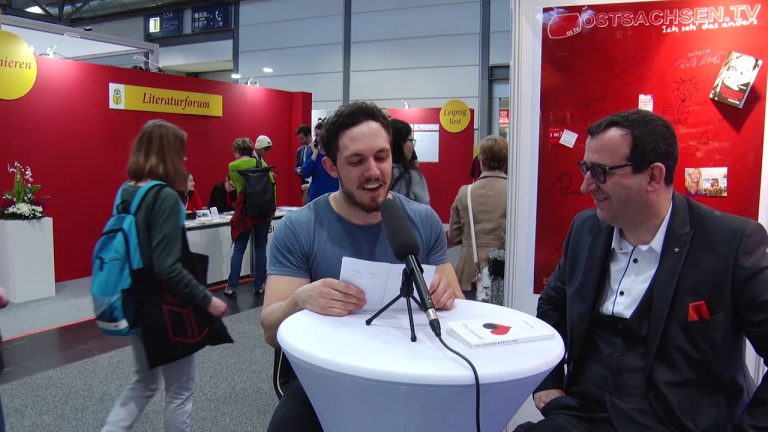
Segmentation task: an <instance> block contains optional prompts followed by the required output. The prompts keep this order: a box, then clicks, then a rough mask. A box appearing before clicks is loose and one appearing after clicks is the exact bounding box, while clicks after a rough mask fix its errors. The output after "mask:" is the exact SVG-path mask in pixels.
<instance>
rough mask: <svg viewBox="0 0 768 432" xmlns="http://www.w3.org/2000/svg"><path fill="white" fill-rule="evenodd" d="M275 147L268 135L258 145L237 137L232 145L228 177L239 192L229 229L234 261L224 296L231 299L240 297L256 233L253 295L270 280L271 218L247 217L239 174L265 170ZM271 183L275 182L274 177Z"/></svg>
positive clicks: (259, 291)
mask: <svg viewBox="0 0 768 432" xmlns="http://www.w3.org/2000/svg"><path fill="white" fill-rule="evenodd" d="M271 148H272V140H270V139H269V137H267V136H266V135H259V137H258V138H257V139H256V144H254V143H253V141H251V140H250V139H249V138H237V139H235V141H234V142H233V143H232V153H233V155H234V157H235V160H234V161H232V162H230V163H229V166H228V169H229V178H230V179H231V180H232V183H233V184H234V185H235V189H236V190H237V199H236V201H235V206H234V207H235V214H234V216H233V217H232V221H231V222H230V226H231V228H232V243H233V251H232V259H231V261H230V266H229V277H228V278H227V286H226V288H224V294H225V295H228V296H235V295H237V285H238V284H239V283H240V271H241V269H242V266H243V255H245V248H246V247H247V246H248V239H249V238H250V237H251V233H253V248H252V249H251V263H252V268H251V271H252V273H253V275H254V276H253V293H254V294H263V293H264V283H265V282H266V279H267V235H268V234H269V225H270V223H271V221H272V215H267V216H264V217H260V218H253V217H250V216H248V215H247V214H245V210H244V197H245V180H243V177H242V176H241V175H240V173H238V171H240V170H244V169H248V168H254V167H257V166H258V167H265V166H267V165H268V164H267V162H266V161H265V160H264V155H266V154H267V152H268V151H269V150H270V149H271ZM270 176H272V183H273V184H274V182H275V179H274V176H273V175H272V174H270Z"/></svg>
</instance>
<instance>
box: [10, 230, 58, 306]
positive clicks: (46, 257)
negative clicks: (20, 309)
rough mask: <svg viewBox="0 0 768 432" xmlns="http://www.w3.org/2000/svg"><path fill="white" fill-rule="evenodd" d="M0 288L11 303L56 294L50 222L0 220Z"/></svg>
mask: <svg viewBox="0 0 768 432" xmlns="http://www.w3.org/2000/svg"><path fill="white" fill-rule="evenodd" d="M0 287H3V288H5V289H7V290H8V296H9V298H10V300H11V301H12V302H14V303H20V302H25V301H29V300H37V299H41V298H45V297H51V296H53V295H55V294H56V282H55V279H54V270H53V219H51V218H49V217H47V218H43V219H34V220H7V219H0Z"/></svg>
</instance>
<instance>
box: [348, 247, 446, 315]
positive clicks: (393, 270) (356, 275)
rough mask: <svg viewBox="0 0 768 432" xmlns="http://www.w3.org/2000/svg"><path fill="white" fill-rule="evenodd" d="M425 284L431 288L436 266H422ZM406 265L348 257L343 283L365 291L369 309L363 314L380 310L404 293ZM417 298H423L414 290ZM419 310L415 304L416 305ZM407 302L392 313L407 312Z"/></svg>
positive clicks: (397, 306) (401, 303)
mask: <svg viewBox="0 0 768 432" xmlns="http://www.w3.org/2000/svg"><path fill="white" fill-rule="evenodd" d="M422 267H423V268H424V281H425V282H426V283H427V287H429V285H430V284H431V283H432V278H433V277H434V276H435V266H431V265H422ZM404 268H405V264H389V263H383V262H376V261H365V260H361V259H357V258H350V257H344V258H343V259H342V260H341V275H340V276H339V280H341V281H342V282H346V283H350V284H352V285H354V286H356V287H358V288H360V289H361V290H363V291H365V300H366V303H365V307H363V310H362V312H367V311H374V312H375V311H377V310H379V309H381V307H382V306H384V305H385V304H387V303H389V301H390V300H392V299H393V298H395V297H396V296H397V295H399V294H400V284H401V282H402V277H403V269H404ZM413 295H414V297H415V298H416V299H418V298H419V295H418V294H417V293H416V290H415V289H414V291H413ZM412 306H413V307H414V308H417V307H418V306H416V305H415V304H413V305H412ZM405 309H406V303H405V299H401V300H398V301H397V302H395V304H393V305H392V307H390V308H389V310H405Z"/></svg>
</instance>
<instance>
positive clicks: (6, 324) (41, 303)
mask: <svg viewBox="0 0 768 432" xmlns="http://www.w3.org/2000/svg"><path fill="white" fill-rule="evenodd" d="M87 318H93V301H92V300H91V278H90V277H86V278H81V279H74V280H70V281H66V282H58V283H57V284H56V295H55V296H53V297H48V298H44V299H39V300H32V301H28V302H23V303H11V304H9V305H8V306H7V307H5V308H4V309H3V310H2V311H0V329H2V331H3V337H4V338H6V339H8V338H11V337H14V336H18V335H21V334H24V333H28V332H32V331H38V330H41V329H45V328H50V327H56V326H60V325H63V324H67V323H71V322H73V321H80V320H83V319H87Z"/></svg>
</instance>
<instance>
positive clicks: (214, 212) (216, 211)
mask: <svg viewBox="0 0 768 432" xmlns="http://www.w3.org/2000/svg"><path fill="white" fill-rule="evenodd" d="M208 210H210V211H211V218H212V219H213V220H215V221H217V220H219V209H218V208H216V207H211V208H209V209H208Z"/></svg>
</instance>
